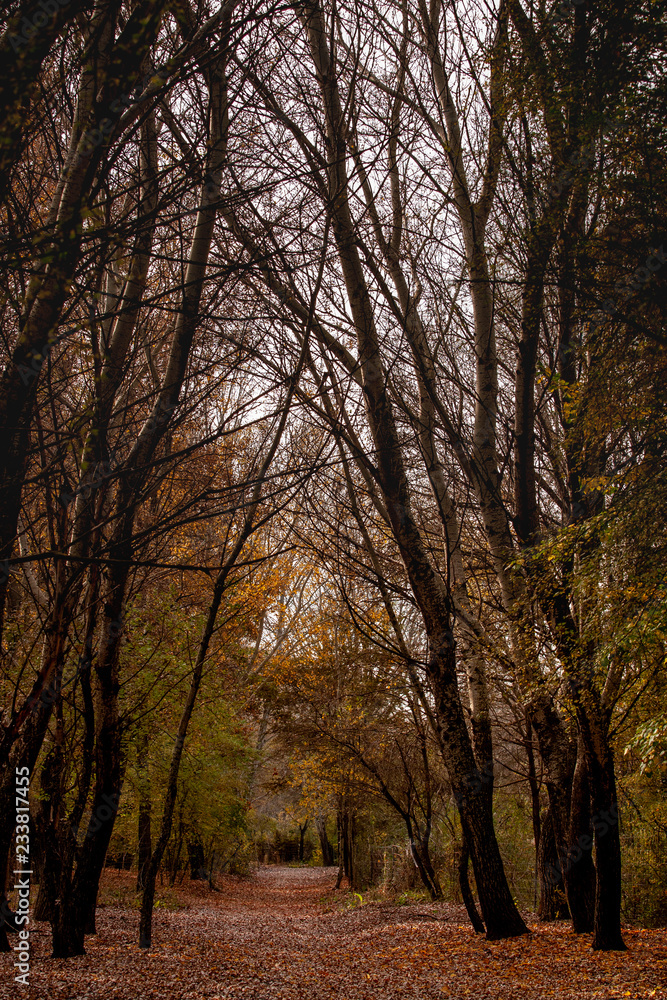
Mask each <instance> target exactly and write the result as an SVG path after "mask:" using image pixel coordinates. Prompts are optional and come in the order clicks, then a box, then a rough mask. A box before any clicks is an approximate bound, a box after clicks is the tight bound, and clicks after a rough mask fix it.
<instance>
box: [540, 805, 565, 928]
mask: <svg viewBox="0 0 667 1000" xmlns="http://www.w3.org/2000/svg"><path fill="white" fill-rule="evenodd" d="M537 873H538V878H539V882H540V902H539V906H538V908H537V913H538V916H539V918H540V920H543V921H551V920H567V919H568V918H569V916H570V910H569V907H568V905H567V897H566V893H565V882H564V879H563V874H562V871H561V868H560V860H559V858H558V853H557V851H556V840H555V837H554V824H553V818H552V813H551V806H548V807H547V809H546V811H545V813H544V816H543V818H542V833H541V835H540V844H539V847H538V850H537Z"/></svg>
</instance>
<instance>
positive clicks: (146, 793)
mask: <svg viewBox="0 0 667 1000" xmlns="http://www.w3.org/2000/svg"><path fill="white" fill-rule="evenodd" d="M147 758H148V732H147V731H144V732H143V733H142V734H141V736H140V738H139V742H138V746H137V770H138V772H139V819H138V836H137V840H138V861H137V891H140V890H141V889H143V888H144V876H145V873H146V868H147V865H148V863H149V861H150V856H151V787H150V778H149V774H148V759H147Z"/></svg>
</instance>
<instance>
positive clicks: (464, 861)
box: [456, 837, 485, 934]
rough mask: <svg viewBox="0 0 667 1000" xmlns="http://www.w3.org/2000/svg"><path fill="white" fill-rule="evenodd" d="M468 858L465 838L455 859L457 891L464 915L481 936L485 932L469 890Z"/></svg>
mask: <svg viewBox="0 0 667 1000" xmlns="http://www.w3.org/2000/svg"><path fill="white" fill-rule="evenodd" d="M469 858H470V851H469V850H468V844H467V843H466V839H465V837H464V838H463V840H462V842H461V846H460V848H459V850H458V852H457V858H456V872H457V875H458V880H459V889H460V892H461V899H462V900H463V905H464V906H465V908H466V913H467V914H468V919H469V920H470V923H471V924H472V925H473V927H474V928H475V932H476V933H477V934H483V933H484V931H485V927H484V921H483V920H482V918H481V917H480V915H479V913H478V911H477V906H476V905H475V897H474V896H473V894H472V889H471V888H470V879H469V878H468V861H469Z"/></svg>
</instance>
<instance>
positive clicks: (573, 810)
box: [565, 736, 596, 934]
mask: <svg viewBox="0 0 667 1000" xmlns="http://www.w3.org/2000/svg"><path fill="white" fill-rule="evenodd" d="M592 834H593V828H592V825H591V801H590V789H589V782H588V770H587V767H586V758H585V750H584V745H583V740H582V738H581V736H579V740H578V744H577V763H576V766H575V769H574V775H573V778H572V793H571V796H570V824H569V829H568V857H567V873H566V876H565V886H566V889H567V900H568V903H569V906H570V914H571V916H572V927H573V929H574V932H575V934H590V932H591V931H592V930H593V925H594V918H595V881H596V874H595V865H594V864H593V836H592Z"/></svg>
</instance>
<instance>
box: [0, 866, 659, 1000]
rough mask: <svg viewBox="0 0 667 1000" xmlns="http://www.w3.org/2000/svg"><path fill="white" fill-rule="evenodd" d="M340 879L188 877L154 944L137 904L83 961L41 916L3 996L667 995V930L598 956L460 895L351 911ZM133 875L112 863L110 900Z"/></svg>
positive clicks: (584, 943) (348, 999)
mask: <svg viewBox="0 0 667 1000" xmlns="http://www.w3.org/2000/svg"><path fill="white" fill-rule="evenodd" d="M334 878H335V872H334V870H333V869H329V870H323V869H310V868H263V869H261V870H260V872H259V874H258V875H257V876H256V877H255V878H254V879H252V880H240V879H234V878H225V879H223V881H222V883H221V890H222V891H221V892H219V893H215V892H210V891H209V890H208V889H207V888H206V887H205V886H202V885H201V884H198V883H190V884H189V885H188V886H187V887H186V888H183V889H178V890H176V891H175V892H174V893H173V894H172V895H173V898H174V899H178V902H179V903H180V905H181V906H182V908H181V909H178V910H174V911H172V912H170V911H167V910H163V909H158V910H156V913H155V918H154V930H153V940H154V946H153V948H152V949H151V950H150V951H148V952H146V951H141V950H140V949H139V947H138V946H137V944H136V938H137V926H138V912H137V910H136V909H132V908H130V907H129V906H119V905H112V906H102V907H100V909H99V910H98V919H97V926H98V934H97V935H96V936H95V937H90V938H86V950H87V954H86V955H85V956H83V957H81V958H74V959H69V960H62V959H61V960H54V959H51V958H50V957H49V953H50V934H49V926H48V924H34V923H33V925H32V933H31V952H32V954H31V975H30V982H31V985H30V986H29V987H23V986H21V985H18V984H16V983H14V981H13V976H14V969H13V962H14V957H13V956H12V955H1V956H0V961H1V964H2V982H1V984H0V1000H8V998H9V997H13V998H20V997H23V998H25V1000H33V998H39V1000H47V998H48V1000H154V998H155V1000H223V998H224V1000H241V998H249V1000H250V998H252V1000H371V998H373V1000H443V998H449V997H451V998H457V1000H458V998H464V997H475V998H476V1000H515V998H516V1000H532V998H539V1000H543V998H548V997H555V998H558V1000H592V998H600V1000H616V998H621V997H630V998H633V1000H640V998H641V1000H644V998H649V997H650V998H656V1000H667V932H665V931H662V930H660V931H647V930H632V929H626V930H625V938H626V942H627V944H628V946H629V951H628V952H627V953H622V954H619V953H607V954H602V953H595V952H593V951H591V948H590V939H589V938H587V937H577V936H575V935H574V934H573V933H572V932H571V930H570V929H569V927H568V926H566V925H561V924H548V925H540V924H532V925H531V929H532V931H533V933H532V934H531V935H530V936H524V937H522V938H517V939H513V940H510V941H500V942H494V943H489V942H488V941H486V940H485V939H484V938H483V937H480V936H476V935H475V934H474V933H473V931H472V929H471V928H470V926H469V925H467V923H466V922H465V914H464V912H463V910H462V908H461V907H457V906H454V905H452V904H447V903H442V904H432V905H427V904H418V905H410V906H396V905H389V904H376V903H371V904H365V905H356V906H355V907H354V908H346V907H345V906H344V905H342V901H343V899H345V898H348V897H346V896H345V895H344V894H343V893H341V892H339V893H334V892H332V891H331V887H332V885H333V884H334ZM132 882H133V876H131V875H130V874H129V873H123V874H111V873H109V872H106V873H105V878H104V886H105V890H106V895H107V898H109V890H110V889H111V890H113V891H114V892H115V895H116V897H118V896H119V895H121V896H122V895H123V893H122V892H119V890H121V889H122V888H123V887H125V889H126V890H128V889H129V888H130V886H131V885H132ZM126 894H127V893H126ZM102 898H104V897H102ZM349 899H350V900H352V899H355V897H349ZM356 903H357V904H359V899H358V897H356ZM433 918H437V919H433ZM12 943H15V937H14V936H13V937H12Z"/></svg>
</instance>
